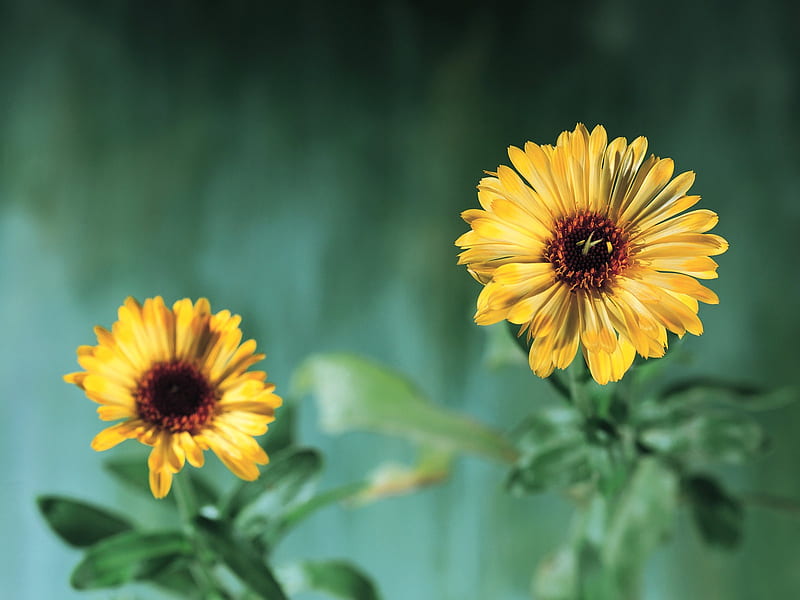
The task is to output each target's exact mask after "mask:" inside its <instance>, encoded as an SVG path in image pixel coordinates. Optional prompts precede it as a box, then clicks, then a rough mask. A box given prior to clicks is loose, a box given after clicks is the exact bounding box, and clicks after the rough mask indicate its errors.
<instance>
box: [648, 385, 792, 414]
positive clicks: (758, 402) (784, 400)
mask: <svg viewBox="0 0 800 600" xmlns="http://www.w3.org/2000/svg"><path fill="white" fill-rule="evenodd" d="M659 396H660V398H661V399H662V401H664V402H669V403H671V404H675V403H676V402H677V403H680V404H681V405H682V406H698V405H702V404H723V405H727V406H730V407H736V408H743V409H746V410H751V411H761V410H774V409H777V408H783V407H784V406H788V405H790V404H792V403H794V402H796V401H797V400H798V399H800V392H798V390H797V389H796V388H793V387H785V388H780V389H775V390H765V389H763V388H761V387H760V386H756V385H752V384H747V383H738V382H733V381H726V380H722V379H716V378H713V377H695V378H692V379H686V380H683V381H678V382H676V383H673V384H672V385H670V386H668V387H666V388H665V389H664V390H662V391H661V393H660V394H659Z"/></svg>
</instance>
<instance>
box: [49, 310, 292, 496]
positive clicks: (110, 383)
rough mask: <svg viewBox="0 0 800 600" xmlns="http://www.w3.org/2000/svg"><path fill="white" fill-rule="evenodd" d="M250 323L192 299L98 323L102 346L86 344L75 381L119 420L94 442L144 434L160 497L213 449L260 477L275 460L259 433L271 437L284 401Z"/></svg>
mask: <svg viewBox="0 0 800 600" xmlns="http://www.w3.org/2000/svg"><path fill="white" fill-rule="evenodd" d="M240 321H241V318H240V317H239V316H238V315H232V314H231V313H230V311H227V310H223V311H220V312H218V313H216V314H211V306H210V305H209V303H208V300H206V299H205V298H201V299H200V300H198V301H197V302H196V303H194V304H192V301H191V300H189V299H188V298H185V299H183V300H179V301H178V302H176V303H175V304H174V305H173V306H172V309H169V308H168V307H167V306H165V304H164V300H162V299H161V298H160V297H157V298H148V299H147V300H145V302H144V305H141V304H139V303H138V302H137V301H136V300H134V299H133V298H128V299H127V300H125V303H124V304H123V305H122V306H121V307H120V308H119V320H118V321H117V322H116V323H114V325H113V327H112V328H111V331H110V332H109V331H107V330H106V329H103V328H102V327H96V328H95V333H96V334H97V341H98V345H97V346H80V347H79V348H78V363H79V364H80V365H81V367H83V368H84V369H85V371H82V372H79V373H71V374H69V375H66V376H65V377H64V379H65V380H66V381H67V382H68V383H74V384H76V385H77V386H78V387H80V388H81V389H83V390H84V391H85V392H86V395H87V396H88V397H89V398H90V399H91V400H94V401H95V402H97V403H99V404H100V406H99V407H98V409H97V412H98V414H99V415H100V418H101V419H102V420H104V421H116V420H118V419H123V421H121V422H120V423H117V424H115V425H112V426H111V427H109V428H107V429H105V430H103V431H101V432H100V433H99V434H97V436H96V437H95V438H94V440H92V448H94V449H95V450H98V451H100V450H108V449H109V448H111V447H113V446H116V445H117V444H119V443H120V442H122V441H124V440H126V439H131V438H136V439H138V440H139V441H140V442H141V443H143V444H146V445H148V446H152V448H153V449H152V451H151V452H150V457H149V459H148V466H149V468H150V489H151V490H152V492H153V495H154V496H155V497H156V498H163V497H164V496H166V495H167V493H169V489H170V486H171V485H172V476H173V474H174V473H177V472H178V471H180V470H181V469H182V468H183V465H184V463H185V461H189V464H191V465H193V466H195V467H201V466H203V451H204V450H207V449H209V448H210V449H211V450H212V451H213V452H214V453H215V454H216V455H217V456H218V457H219V458H220V460H221V461H222V462H223V463H224V464H225V466H226V467H228V468H229V469H230V470H231V471H233V472H234V473H235V474H236V475H238V476H239V477H241V478H242V479H246V480H248V481H251V480H253V479H256V478H257V477H258V475H259V471H258V466H257V465H263V464H266V463H267V461H268V457H267V455H266V453H265V452H264V450H263V449H262V448H261V446H259V445H258V443H257V442H256V440H255V439H254V438H253V437H252V436H256V435H261V434H263V433H264V432H266V431H267V424H268V423H270V422H271V421H273V420H274V418H275V417H274V413H275V409H276V408H277V407H278V406H280V405H281V399H280V398H279V397H278V396H276V395H275V394H273V390H274V389H275V386H274V385H272V384H269V383H265V379H266V376H267V374H266V373H264V372H263V371H247V369H248V368H249V367H250V366H251V365H253V364H254V363H256V362H258V361H260V360H261V359H263V358H264V355H263V354H255V349H256V343H255V341H254V340H248V341H246V342H244V343H241V341H242V332H241V330H240V329H239V322H240Z"/></svg>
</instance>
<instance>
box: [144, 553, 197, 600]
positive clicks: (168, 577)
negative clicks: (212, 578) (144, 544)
mask: <svg viewBox="0 0 800 600" xmlns="http://www.w3.org/2000/svg"><path fill="white" fill-rule="evenodd" d="M189 560H191V559H189ZM165 561H166V562H165V564H164V565H163V568H161V569H159V570H154V571H153V572H152V573H150V574H148V575H147V576H146V577H139V579H146V580H147V581H149V582H150V583H152V584H154V585H156V586H158V587H160V588H163V589H165V590H168V591H170V592H173V593H174V594H176V595H178V597H186V596H187V594H186V592H187V590H191V589H192V588H193V587H195V586H196V585H197V584H196V582H195V579H194V577H193V576H192V573H191V571H190V570H189V564H188V560H187V559H185V558H183V557H180V558H174V557H173V558H171V557H166V559H165Z"/></svg>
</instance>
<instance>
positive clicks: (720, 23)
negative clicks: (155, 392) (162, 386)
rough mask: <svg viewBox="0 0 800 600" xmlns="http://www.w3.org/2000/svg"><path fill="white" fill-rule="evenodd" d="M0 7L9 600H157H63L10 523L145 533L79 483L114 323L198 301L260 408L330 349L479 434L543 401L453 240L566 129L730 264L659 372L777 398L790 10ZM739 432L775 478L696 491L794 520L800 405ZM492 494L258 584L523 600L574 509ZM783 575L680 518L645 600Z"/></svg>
mask: <svg viewBox="0 0 800 600" xmlns="http://www.w3.org/2000/svg"><path fill="white" fill-rule="evenodd" d="M0 6H2V8H0V47H2V52H0V82H1V83H0V85H2V88H0V157H1V159H0V319H1V320H2V331H3V340H4V343H3V346H2V350H1V351H2V361H0V365H1V366H0V369H2V378H0V385H1V386H2V391H3V401H2V403H0V411H1V412H0V423H2V427H3V429H2V431H1V432H0V451H1V452H2V455H3V456H4V460H3V467H2V470H0V483H2V487H1V488H0V489H1V490H2V491H0V523H1V524H2V527H1V528H0V531H2V537H3V540H4V544H3V545H2V548H1V549H0V581H2V587H3V590H4V591H3V595H4V596H5V595H7V594H8V595H7V597H13V598H30V599H37V600H38V599H41V598H59V599H60V598H64V599H71V598H116V599H121V598H148V597H150V596H149V595H148V592H147V591H146V590H142V589H140V590H138V591H137V590H135V589H134V590H133V591H119V592H100V593H92V594H79V593H77V592H74V591H72V590H70V589H69V587H68V584H67V580H68V576H69V572H70V570H71V568H72V566H73V565H74V564H75V562H77V560H78V556H79V554H78V552H76V551H74V550H70V549H68V548H66V547H64V546H63V545H62V544H61V543H60V542H59V541H58V540H57V539H56V538H55V536H53V535H52V534H51V533H50V532H49V531H48V530H47V529H46V526H45V524H44V522H43V520H42V519H41V518H40V516H39V515H38V514H37V512H36V510H35V505H34V500H33V499H34V497H35V495H36V494H39V493H43V492H57V493H63V494H71V495H75V496H79V497H83V498H87V499H92V500H93V501H95V502H98V503H106V504H109V505H112V506H119V507H120V509H121V510H122V509H123V508H124V509H125V510H129V511H134V512H135V511H136V509H135V508H131V507H132V506H141V511H146V510H149V509H148V508H147V506H148V504H146V503H141V504H140V505H137V504H135V499H132V498H128V496H127V492H126V491H125V490H124V489H122V488H120V487H118V486H117V485H116V484H115V483H114V482H113V481H112V480H111V478H110V477H109V476H108V475H107V473H106V472H104V471H103V470H102V468H101V464H102V460H103V455H100V454H97V453H94V452H93V451H92V450H91V449H90V448H89V441H90V440H91V438H92V436H93V435H94V434H95V433H96V432H97V431H98V430H99V429H100V428H101V423H100V422H99V421H98V420H97V418H96V416H95V412H94V409H95V406H94V405H93V403H91V402H90V401H88V400H87V399H86V398H85V397H83V395H82V394H81V393H80V392H79V391H78V390H76V389H74V388H72V387H70V386H67V385H66V384H64V383H63V382H62V381H61V375H62V374H63V373H66V372H69V371H72V370H75V369H76V368H77V365H76V363H75V354H74V353H75V348H76V346H77V345H79V344H85V343H93V342H94V338H93V335H92V332H91V327H92V326H93V325H95V324H103V325H104V326H110V325H111V323H112V322H113V321H114V320H115V318H116V317H115V311H116V307H117V306H118V305H119V304H120V303H121V301H122V300H123V299H124V297H125V296H127V295H134V296H136V297H138V298H140V299H143V298H145V297H148V296H153V295H156V294H161V295H163V296H165V298H166V299H167V300H168V301H173V300H175V299H177V298H180V297H184V296H190V297H192V298H196V297H198V296H201V295H202V296H207V297H208V298H209V299H210V300H211V302H212V306H213V307H214V308H216V309H222V308H230V309H231V310H233V311H234V312H238V313H240V314H242V316H243V318H244V321H243V327H244V330H245V334H246V335H247V336H249V337H255V338H256V339H257V340H258V341H259V344H260V347H261V348H262V349H263V350H264V351H265V352H267V353H268V358H267V361H266V362H265V365H266V369H267V370H268V371H269V373H270V380H271V381H274V382H275V383H277V385H278V391H279V392H281V391H285V390H287V389H288V386H289V381H290V377H291V373H292V370H293V368H294V367H296V366H297V365H298V364H299V363H300V362H301V361H302V360H303V358H304V357H306V356H307V355H308V354H310V353H312V352H319V351H331V350H346V351H351V352H357V353H363V354H365V355H368V356H370V357H373V358H375V359H378V360H380V361H382V362H384V363H387V364H390V365H393V366H395V367H396V368H398V369H399V370H401V371H403V372H405V373H406V374H408V375H409V376H411V377H412V378H414V379H415V380H416V381H418V382H419V384H420V385H421V387H422V388H423V389H424V390H425V391H426V392H427V393H428V394H429V395H430V396H431V397H432V398H433V399H434V400H435V401H437V402H439V403H442V404H444V405H446V406H448V407H450V408H453V409H457V410H459V411H463V412H465V413H468V414H470V415H472V416H474V417H475V418H478V419H481V420H483V421H485V422H487V423H489V424H492V425H494V426H495V427H497V428H499V429H504V430H505V429H509V428H510V427H512V426H513V425H514V424H515V423H516V422H517V421H518V420H519V419H520V418H521V417H522V416H523V415H525V414H527V413H529V412H530V411H532V410H535V409H536V408H537V407H539V406H541V405H542V404H543V403H546V402H551V401H552V400H553V396H552V393H551V391H550V390H549V388H548V386H547V384H546V383H545V382H542V381H539V380H537V379H536V378H535V377H533V376H532V375H531V374H530V373H529V372H527V371H526V370H525V369H524V368H512V367H503V368H490V366H488V365H487V364H486V360H485V356H486V340H487V335H486V330H484V329H482V328H479V327H477V326H475V325H474V324H473V323H472V320H471V316H472V312H473V308H474V302H475V298H476V295H477V293H478V286H477V284H476V283H475V282H474V281H473V280H472V279H471V278H470V277H469V276H468V275H467V274H466V272H465V270H464V269H463V267H457V266H456V264H455V263H456V254H457V249H456V248H455V247H454V246H453V240H455V238H456V237H457V236H458V235H459V234H460V233H462V232H463V231H464V230H465V227H466V226H465V224H464V223H463V222H462V221H461V220H460V219H459V216H458V215H459V212H460V211H462V210H464V209H466V208H470V207H475V206H477V199H476V195H475V189H474V186H475V185H476V183H477V180H478V178H479V177H480V176H481V173H482V170H483V169H489V170H491V169H494V168H495V167H496V166H497V165H498V164H500V163H503V162H507V157H506V155H505V148H506V147H507V146H508V145H510V144H515V145H519V144H522V143H524V142H525V141H526V140H528V139H531V140H534V141H537V142H541V143H551V142H553V141H554V140H555V138H556V136H557V134H558V133H559V132H560V131H562V130H563V129H571V128H572V127H573V126H574V125H575V123H576V122H577V121H582V122H584V123H586V124H587V125H589V127H591V126H593V125H594V124H596V123H603V124H605V126H606V127H607V129H608V131H609V134H610V136H612V137H614V136H618V135H622V136H626V137H628V138H629V139H631V138H633V137H635V136H637V135H641V134H643V135H646V136H648V138H649V140H650V147H651V149H652V151H653V152H655V153H656V154H658V155H660V156H671V157H673V158H675V159H676V163H677V169H678V170H680V171H683V170H690V169H691V170H695V171H696V172H697V174H698V179H697V183H696V184H695V187H694V188H693V190H694V191H695V193H700V194H702V195H703V197H704V200H703V204H702V206H703V207H704V208H710V209H712V210H715V211H717V212H718V213H719V214H720V225H719V227H718V228H717V230H716V232H718V233H720V234H722V235H724V236H725V237H726V238H727V239H728V240H729V241H730V242H731V249H730V251H729V252H728V253H727V254H725V255H724V256H722V257H721V260H720V263H721V269H720V279H719V280H718V281H715V282H712V283H711V287H712V288H713V289H714V290H715V291H717V292H718V293H719V295H720V298H721V304H720V305H719V306H716V307H703V308H702V309H701V317H702V318H703V321H704V323H705V326H706V334H705V335H704V336H702V337H700V338H692V339H690V340H687V343H686V344H685V345H684V347H685V348H686V349H687V350H688V351H689V352H690V353H691V355H692V357H693V360H692V361H691V362H690V363H681V364H680V365H677V366H674V367H672V371H673V372H671V375H674V376H676V377H677V376H679V375H683V374H685V373H686V372H692V373H695V372H702V373H710V374H718V375H727V376H734V377H735V378H737V379H740V380H744V381H750V382H756V383H773V384H775V385H786V384H792V383H798V382H799V381H800V378H799V377H798V369H797V360H798V351H797V344H796V340H795V337H796V335H797V333H798V329H799V328H800V314H799V313H798V306H800V278H798V266H797V256H798V238H797V235H798V226H800V202H798V189H799V188H800V170H798V167H797V165H798V164H800V143H799V142H798V133H800V81H799V80H798V77H799V74H800V42H799V41H798V39H799V38H798V36H797V25H798V23H800V10H798V6H800V5H798V4H796V3H792V2H787V3H785V4H780V3H768V2H763V1H755V0H753V1H749V2H730V1H726V2H722V1H716V2H706V3H696V2H690V1H684V0H680V1H676V2H670V3H648V4H646V5H645V4H644V3H639V2H633V1H626V0H608V1H603V2H588V1H587V2H570V3H561V4H559V3H552V2H548V3H544V2H541V3H528V4H525V5H516V4H515V5H502V4H495V5H488V4H487V5H485V6H484V7H483V8H479V9H470V8H468V7H467V6H465V5H464V4H462V3H452V4H450V5H449V7H445V5H440V6H438V7H437V8H434V7H433V6H429V5H428V4H426V3H424V2H407V1H401V0H396V1H391V2H382V3H367V2H364V3H361V4H350V3H333V2H331V3H326V2H322V1H319V2H315V1H308V0H306V1H303V0H300V1H297V2H292V3H274V4H273V3H268V2H244V1H231V2H227V3H218V2H210V1H192V2H190V1H188V0H186V1H181V2H165V3H156V2H130V1H128V2H126V1H121V0H116V1H114V0H110V1H107V2H88V1H75V2H59V1H55V0H43V1H30V2H15V3H3V4H2V5H0ZM690 337H691V336H690ZM301 412H302V419H301V427H300V430H301V436H302V438H303V440H304V441H305V442H307V443H309V444H313V445H316V446H318V447H320V448H321V449H322V450H323V451H324V452H325V456H326V460H327V469H326V482H328V483H330V484H334V483H338V482H347V481H353V480H356V479H359V478H361V477H362V476H363V475H364V474H365V473H366V472H367V471H369V470H370V469H371V468H373V467H374V466H376V464H377V463H378V462H380V461H382V460H385V459H391V458H401V459H402V458H407V457H408V456H410V455H411V452H410V450H409V449H408V448H407V447H406V446H405V445H404V444H402V443H400V442H397V441H395V440H389V439H386V438H382V437H378V436H373V435H369V434H350V435H345V436H342V437H340V438H333V437H330V436H326V435H323V434H321V433H319V432H318V430H317V428H316V425H315V422H316V415H315V411H314V406H313V404H311V403H310V402H305V403H304V404H303V405H302V407H301ZM762 422H763V423H764V425H765V426H766V428H767V431H768V432H769V434H770V436H771V438H772V448H771V451H770V452H769V453H768V454H767V455H765V456H764V457H763V458H761V459H759V460H758V461H757V462H755V463H751V465H750V466H748V467H747V468H744V469H730V470H722V471H719V473H721V474H722V475H723V477H724V478H725V481H726V482H727V483H728V485H729V486H730V487H731V488H732V489H733V490H734V491H737V492H738V491H744V492H747V491H758V492H766V493H770V494H776V495H780V496H787V497H794V498H800V477H798V457H800V437H798V435H797V433H796V432H797V430H798V427H800V407H798V406H794V407H791V408H789V409H784V410H782V411H781V412H779V413H775V414H772V415H766V416H763V418H762ZM129 444H131V445H133V444H132V443H129ZM125 451H127V450H125V449H123V448H118V449H116V450H113V451H111V452H125ZM219 473H220V481H221V483H222V484H223V485H225V484H229V483H230V481H229V480H232V478H233V476H232V475H227V474H225V473H224V471H221V470H220V471H219ZM503 476H504V469H502V468H500V467H498V466H497V465H493V464H490V463H487V462H484V461H482V460H480V459H463V460H461V461H460V462H459V463H458V465H457V468H456V471H455V473H454V476H453V477H452V479H451V480H450V481H449V482H448V483H447V484H445V485H442V486H439V487H437V488H435V489H430V490H426V491H423V492H421V493H419V494H417V495H414V496H406V497H398V498H391V499H388V500H385V501H382V502H380V503H377V504H374V505H370V506H368V507H365V508H362V509H358V510H346V509H338V508H331V509H326V510H325V511H323V512H322V513H320V514H318V515H316V516H315V517H314V518H313V519H312V520H310V521H309V522H308V523H307V524H306V525H305V526H304V527H302V528H301V529H300V530H298V531H297V532H295V533H293V534H292V535H291V537H290V538H289V539H288V540H287V543H286V544H285V545H284V546H282V548H281V555H280V556H279V557H278V558H279V559H280V558H281V557H284V556H285V557H288V558H295V557H297V558H303V557H309V558H348V559H350V560H353V561H355V562H356V563H358V564H359V565H360V566H362V567H363V568H364V569H365V570H366V571H367V572H368V573H370V574H372V575H373V576H374V577H375V578H376V580H377V582H378V584H379V586H380V589H381V590H382V592H383V594H384V596H385V598H386V599H388V600H399V599H405V598H414V599H420V600H450V599H466V600H471V599H476V600H477V599H486V598H502V599H504V600H505V599H508V600H517V599H520V600H521V599H524V598H529V597H530V596H529V586H530V576H531V573H532V571H533V569H534V567H535V565H536V564H537V562H538V561H539V560H540V559H541V558H542V557H543V556H544V555H545V554H546V553H547V552H548V551H551V550H553V549H555V548H556V546H558V544H559V543H560V542H561V541H562V539H563V538H564V536H565V535H566V526H567V523H568V518H569V509H568V507H567V506H566V503H565V502H564V501H563V499H561V498H559V497H557V496H555V495H545V496H537V497H531V498H524V499H514V498H510V497H508V496H507V495H506V494H505V493H504V491H503V489H502V480H503ZM132 503H133V504H132ZM137 514H138V515H140V516H143V517H144V518H147V514H146V513H145V512H141V513H137ZM798 550H800V519H798V518H797V516H796V515H795V516H791V515H788V514H785V513H780V512H776V511H770V510H766V509H764V508H760V507H748V510H747V516H746V523H745V541H744V544H743V545H742V546H741V547H740V548H739V549H738V550H737V551H735V552H733V553H722V552H719V551H714V550H710V549H708V548H707V547H706V546H704V545H703V543H702V542H701V541H700V539H699V538H698V536H697V534H696V532H695V531H694V530H693V528H692V527H691V523H690V520H689V518H688V516H687V515H685V514H683V515H682V517H681V519H680V520H679V522H678V523H677V528H676V533H675V535H674V537H673V539H671V541H670V543H669V544H668V545H667V546H665V547H664V549H663V550H661V551H659V553H658V554H657V555H656V556H655V557H654V559H653V561H651V564H650V566H649V568H648V571H647V574H646V578H645V592H646V593H645V598H646V599H647V600H661V599H663V600H671V599H674V598H703V599H707V600H713V599H741V600H750V599H753V598H765V597H769V598H775V599H779V600H781V599H787V600H789V599H793V598H797V597H800V551H798Z"/></svg>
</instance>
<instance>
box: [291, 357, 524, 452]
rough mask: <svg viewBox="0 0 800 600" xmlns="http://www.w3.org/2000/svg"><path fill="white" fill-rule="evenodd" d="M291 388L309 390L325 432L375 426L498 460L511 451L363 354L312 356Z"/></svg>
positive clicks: (373, 428) (492, 435)
mask: <svg viewBox="0 0 800 600" xmlns="http://www.w3.org/2000/svg"><path fill="white" fill-rule="evenodd" d="M293 387H294V389H295V391H296V392H297V393H306V392H311V393H312V394H313V395H314V397H315V398H316V400H317V405H318V407H319V413H320V425H321V427H322V429H324V430H326V431H328V432H329V433H342V432H345V431H352V430H366V431H375V432H380V433H385V434H390V435H396V436H400V437H404V438H406V439H409V440H411V441H413V442H416V443H422V444H430V445H435V446H438V447H440V448H442V449H446V450H450V451H453V452H470V453H475V454H481V455H483V456H487V457H489V458H493V459H496V460H500V461H513V460H514V459H515V456H516V452H515V451H514V448H513V447H512V446H511V445H510V444H509V443H508V442H507V441H506V440H505V438H503V437H502V436H501V435H500V434H498V433H496V432H495V431H493V430H491V429H489V428H488V427H486V426H484V425H481V424H479V423H477V422H475V421H472V420H470V419H468V418H466V417H464V416H462V415H460V414H457V413H455V412H452V411H448V410H446V409H444V408H441V407H438V406H436V405H434V404H432V403H430V402H428V400H427V399H426V398H425V397H424V396H423V394H422V393H421V392H420V391H419V390H417V389H416V388H415V387H414V386H413V385H412V384H411V382H409V381H408V380H407V379H406V378H405V377H403V376H401V375H400V374H398V373H396V372H394V371H392V370H390V369H387V368H386V367H383V366H380V365H377V364H375V363H372V362H369V361H367V360H365V359H363V358H359V357H356V356H352V355H346V354H326V355H317V356H313V357H311V358H310V359H308V360H307V361H306V362H305V363H304V364H303V365H301V367H300V368H299V369H298V371H297V373H296V374H295V379H294V386H293Z"/></svg>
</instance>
